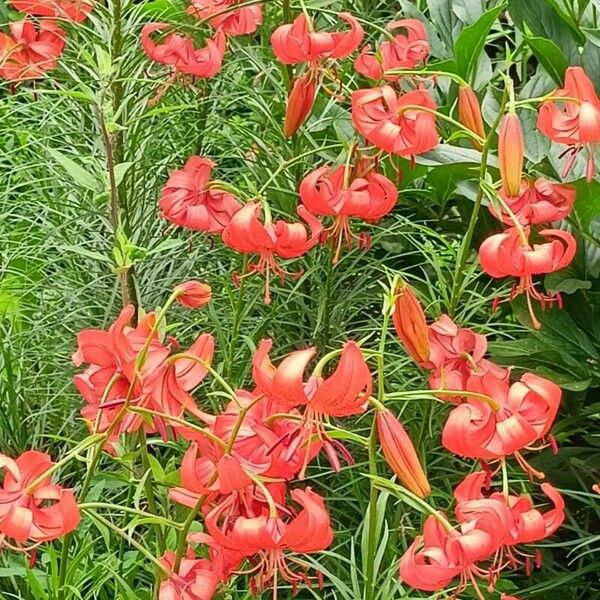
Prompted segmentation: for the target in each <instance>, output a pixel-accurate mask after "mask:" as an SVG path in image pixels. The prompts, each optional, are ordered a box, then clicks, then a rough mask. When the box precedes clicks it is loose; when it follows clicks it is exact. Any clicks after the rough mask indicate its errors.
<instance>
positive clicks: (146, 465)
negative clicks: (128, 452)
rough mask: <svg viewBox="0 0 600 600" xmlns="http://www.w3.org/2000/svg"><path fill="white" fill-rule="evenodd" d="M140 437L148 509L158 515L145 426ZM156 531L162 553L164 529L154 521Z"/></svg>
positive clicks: (160, 552)
mask: <svg viewBox="0 0 600 600" xmlns="http://www.w3.org/2000/svg"><path fill="white" fill-rule="evenodd" d="M138 439H139V444H140V457H141V459H142V469H143V470H144V475H145V474H146V473H148V475H147V476H145V479H144V490H145V492H146V500H147V501H148V510H149V511H150V513H152V515H154V516H155V517H158V516H159V514H158V506H157V504H156V499H155V498H154V486H153V483H154V476H153V474H152V467H151V466H150V459H149V458H148V440H147V439H146V432H145V431H144V426H143V425H142V427H140V430H139V432H138ZM154 531H155V535H156V545H157V546H158V552H159V554H160V555H162V554H164V552H165V548H166V545H165V536H164V533H163V530H162V527H161V526H160V524H159V523H154Z"/></svg>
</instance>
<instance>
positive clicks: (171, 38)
mask: <svg viewBox="0 0 600 600" xmlns="http://www.w3.org/2000/svg"><path fill="white" fill-rule="evenodd" d="M170 28H171V26H170V25H169V24H168V23H147V24H146V25H144V27H143V28H142V33H141V37H140V41H141V44H142V48H143V50H144V52H145V53H146V55H147V56H148V58H150V59H151V60H153V61H154V62H157V63H159V64H161V65H168V66H170V67H172V68H173V69H174V70H175V71H176V72H179V73H185V74H188V75H193V76H194V77H202V78H210V77H214V76H215V75H216V74H217V73H218V72H219V71H220V70H221V66H222V64H223V55H224V54H225V47H226V38H225V34H224V33H223V32H222V31H217V32H216V34H215V36H214V38H213V39H208V40H206V46H204V47H203V48H196V47H195V45H194V41H193V40H192V39H191V38H189V37H185V36H180V35H178V34H176V33H169V34H168V35H167V36H166V38H165V39H164V40H163V41H162V42H161V43H159V44H157V43H155V42H154V41H153V40H152V37H151V34H153V33H155V32H157V31H158V32H163V31H165V30H168V29H170Z"/></svg>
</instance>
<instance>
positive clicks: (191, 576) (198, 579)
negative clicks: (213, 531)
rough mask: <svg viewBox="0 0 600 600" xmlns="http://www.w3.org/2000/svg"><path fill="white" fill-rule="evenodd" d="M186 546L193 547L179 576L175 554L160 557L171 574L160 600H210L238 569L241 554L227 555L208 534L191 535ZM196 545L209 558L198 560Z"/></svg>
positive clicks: (182, 564) (165, 582)
mask: <svg viewBox="0 0 600 600" xmlns="http://www.w3.org/2000/svg"><path fill="white" fill-rule="evenodd" d="M187 542H188V544H190V545H188V550H187V553H186V554H185V555H184V557H183V559H182V560H181V563H180V565H179V569H178V570H177V572H176V573H175V572H173V569H174V568H175V558H176V554H175V552H172V551H170V550H169V551H167V552H165V554H164V555H163V556H162V557H161V559H160V562H161V563H162V564H163V565H164V566H165V567H166V568H167V569H168V570H169V571H171V573H172V574H171V576H170V577H168V578H167V579H165V580H163V581H162V582H161V584H160V588H159V592H158V600H211V599H212V598H213V596H214V593H215V591H216V589H217V587H218V585H219V583H220V582H221V581H225V580H226V579H227V578H228V577H229V576H230V574H231V572H232V571H233V570H234V569H237V568H238V567H239V564H240V562H241V559H242V557H241V556H240V554H239V553H237V552H231V551H230V552H228V551H226V550H225V549H224V548H222V547H221V546H219V545H218V544H217V543H216V542H215V540H213V538H212V537H211V536H210V535H207V534H206V533H192V534H190V535H188V536H187ZM197 544H201V545H202V546H203V547H204V548H205V549H206V554H207V555H208V556H207V557H206V558H197V557H196V551H195V550H194V547H193V545H197Z"/></svg>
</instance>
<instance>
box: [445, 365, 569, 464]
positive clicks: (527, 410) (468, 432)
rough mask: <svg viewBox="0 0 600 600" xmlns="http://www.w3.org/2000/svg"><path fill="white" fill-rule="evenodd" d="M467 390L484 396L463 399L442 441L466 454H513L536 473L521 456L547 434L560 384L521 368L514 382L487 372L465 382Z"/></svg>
mask: <svg viewBox="0 0 600 600" xmlns="http://www.w3.org/2000/svg"><path fill="white" fill-rule="evenodd" d="M467 388H468V389H469V391H472V392H475V393H477V394H481V395H484V396H487V397H488V398H490V399H491V400H493V402H494V403H495V404H496V406H497V407H498V410H494V408H492V406H490V403H487V402H485V401H484V400H483V399H482V400H479V399H477V398H470V399H467V401H466V402H464V403H463V404H459V405H458V406H457V407H456V408H454V409H453V410H452V412H451V413H450V415H449V416H448V420H447V421H446V424H445V426H444V430H443V433H442V444H443V446H444V447H445V448H446V449H448V450H450V451H451V452H454V453H455V454H458V455H460V456H465V457H468V458H479V459H482V460H496V459H499V458H503V457H505V456H510V455H513V454H514V455H515V458H516V459H517V462H519V465H520V466H521V467H522V468H523V469H525V471H527V472H529V473H532V474H537V473H536V472H535V471H534V470H533V469H532V468H530V467H529V466H528V465H527V463H526V462H525V460H524V459H523V458H522V456H521V455H520V450H522V449H524V448H527V449H531V447H532V444H533V443H535V442H536V441H538V440H541V441H543V440H544V439H545V437H546V435H547V434H548V432H549V430H550V428H551V426H552V423H553V422H554V419H555V417H556V413H557V412H558V407H559V405H560V401H561V395H562V392H561V389H560V388H559V387H558V386H557V385H556V384H555V383H553V382H552V381H550V380H548V379H545V378H543V377H540V376H539V375H535V374H533V373H525V375H523V376H522V377H521V379H520V380H519V381H517V382H515V383H513V384H512V385H509V384H508V383H507V382H506V381H502V380H500V379H498V378H497V377H495V376H494V375H492V374H491V373H488V374H486V375H483V376H482V377H478V378H472V379H471V380H469V382H467Z"/></svg>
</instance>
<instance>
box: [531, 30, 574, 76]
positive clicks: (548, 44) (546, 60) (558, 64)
mask: <svg viewBox="0 0 600 600" xmlns="http://www.w3.org/2000/svg"><path fill="white" fill-rule="evenodd" d="M525 39H526V41H527V44H528V46H529V47H530V48H531V51H532V52H533V54H534V55H535V57H536V58H537V59H538V60H539V61H540V64H541V65H542V67H544V69H545V70H546V72H547V73H548V75H550V77H552V79H553V80H554V81H555V82H556V84H557V85H559V86H561V85H562V84H563V78H564V75H565V71H566V70H567V67H568V66H569V61H568V60H567V57H566V56H565V55H564V54H563V52H562V50H561V49H560V48H559V47H558V46H557V45H556V44H555V43H554V42H553V41H552V40H549V39H546V38H543V37H536V36H531V35H527V36H525Z"/></svg>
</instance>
